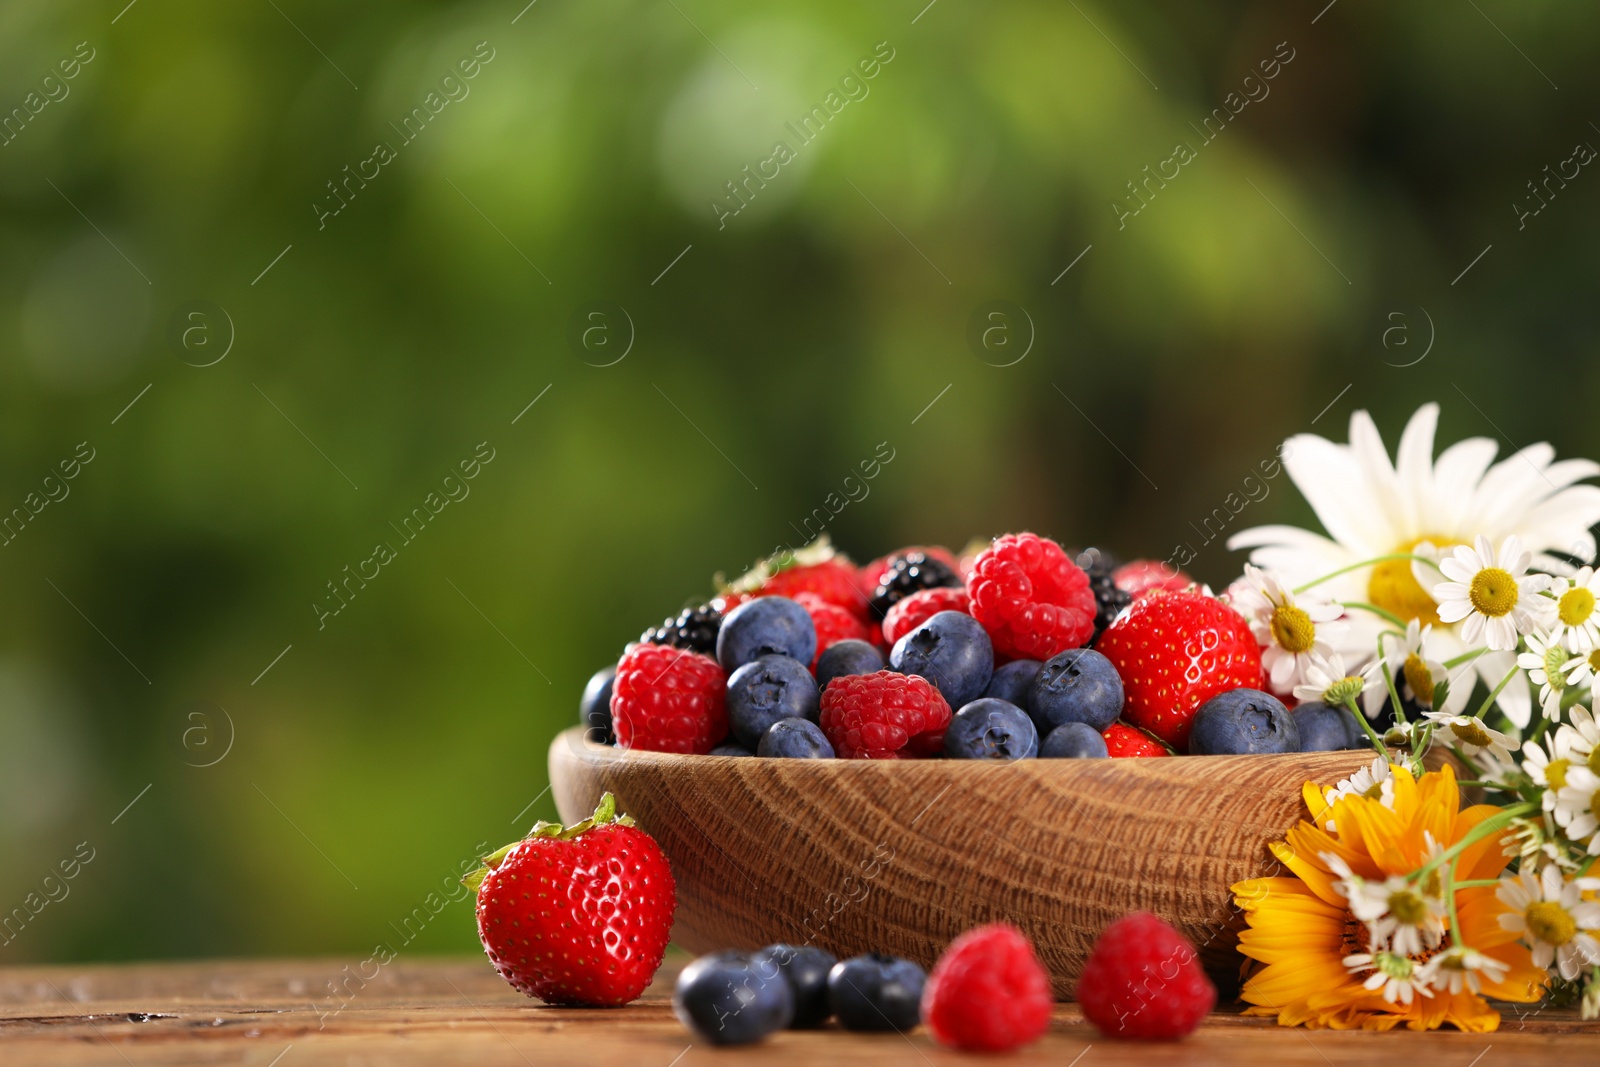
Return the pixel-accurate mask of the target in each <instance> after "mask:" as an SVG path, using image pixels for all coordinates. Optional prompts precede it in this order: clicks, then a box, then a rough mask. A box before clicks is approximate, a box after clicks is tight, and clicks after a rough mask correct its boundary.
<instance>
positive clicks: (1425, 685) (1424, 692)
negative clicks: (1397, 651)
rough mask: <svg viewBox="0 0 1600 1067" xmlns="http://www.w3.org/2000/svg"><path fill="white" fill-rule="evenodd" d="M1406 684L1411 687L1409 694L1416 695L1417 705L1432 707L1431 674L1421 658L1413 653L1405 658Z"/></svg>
mask: <svg viewBox="0 0 1600 1067" xmlns="http://www.w3.org/2000/svg"><path fill="white" fill-rule="evenodd" d="M1401 669H1402V670H1403V671H1404V672H1405V677H1406V684H1407V685H1409V686H1410V687H1411V692H1412V693H1414V694H1415V695H1416V698H1417V703H1419V704H1422V705H1424V706H1426V707H1430V708H1431V707H1433V672H1432V671H1431V670H1429V669H1428V665H1427V663H1425V662H1424V661H1423V659H1422V657H1421V656H1419V655H1417V654H1416V653H1415V652H1413V653H1411V655H1409V656H1407V657H1406V663H1405V666H1404V667H1403V668H1401Z"/></svg>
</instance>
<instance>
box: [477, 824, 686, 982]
mask: <svg viewBox="0 0 1600 1067" xmlns="http://www.w3.org/2000/svg"><path fill="white" fill-rule="evenodd" d="M462 881H463V883H464V884H465V885H466V886H467V887H468V888H470V889H472V890H474V891H475V892H476V893H477V895H478V937H479V939H480V940H482V941H483V949H484V951H485V952H487V953H488V954H489V962H490V963H492V964H494V969H495V971H496V972H498V973H499V975H500V977H501V978H504V979H505V980H506V981H507V982H509V983H510V984H511V988H513V989H515V990H516V991H517V992H519V993H523V994H526V995H527V996H530V997H538V998H539V999H540V1000H542V1001H544V1002H545V1003H547V1004H563V1005H578V1006H594V1007H615V1006H618V1005H622V1004H626V1003H628V1002H629V1001H631V1000H635V999H637V998H638V996H639V994H640V993H643V992H644V989H645V986H647V985H649V984H650V979H651V978H653V977H655V973H656V969H657V968H659V967H660V966H661V956H662V953H663V952H665V951H666V948H667V937H668V935H669V934H670V933H671V932H672V913H673V911H674V910H676V908H677V906H678V897H677V889H676V886H675V885H674V883H673V881H672V870H671V869H670V868H669V867H668V866H667V859H666V857H665V856H664V855H662V853H661V848H660V846H658V845H657V844H656V843H655V841H654V840H653V839H652V838H651V837H650V835H649V834H646V833H645V832H644V831H643V830H641V829H639V828H638V827H637V826H635V825H634V824H633V820H632V819H630V818H628V816H626V815H620V816H619V815H618V814H617V802H616V798H614V797H613V796H612V795H611V794H610V793H606V794H605V795H604V796H602V797H601V798H600V804H599V806H598V807H596V808H595V809H594V815H593V816H591V817H590V818H587V819H584V820H583V821H582V822H580V823H576V824H574V825H572V826H568V827H565V828H563V827H562V826H561V824H559V823H552V822H540V823H538V824H537V825H536V826H534V828H533V830H532V831H531V832H530V833H529V834H528V836H527V837H525V838H523V839H522V840H521V841H518V842H516V843H515V844H510V845H507V846H506V847H505V848H502V849H501V850H500V851H498V852H496V853H494V854H493V855H490V856H486V857H484V861H483V866H482V867H480V868H478V870H476V871H474V872H473V873H472V874H470V875H468V876H467V877H466V878H464V879H462Z"/></svg>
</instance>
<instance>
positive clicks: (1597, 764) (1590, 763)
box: [1585, 745, 1600, 774]
mask: <svg viewBox="0 0 1600 1067" xmlns="http://www.w3.org/2000/svg"><path fill="white" fill-rule="evenodd" d="M1585 766H1587V767H1588V768H1589V771H1590V773H1592V774H1600V745H1596V746H1595V747H1594V749H1593V750H1592V751H1590V753H1589V758H1588V760H1586V761H1585Z"/></svg>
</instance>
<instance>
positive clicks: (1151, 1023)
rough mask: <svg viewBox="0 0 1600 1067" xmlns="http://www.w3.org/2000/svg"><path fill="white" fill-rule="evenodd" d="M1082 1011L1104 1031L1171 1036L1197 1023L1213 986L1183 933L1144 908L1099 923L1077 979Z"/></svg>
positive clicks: (1139, 1037)
mask: <svg viewBox="0 0 1600 1067" xmlns="http://www.w3.org/2000/svg"><path fill="white" fill-rule="evenodd" d="M1077 999H1078V1004H1079V1006H1080V1007H1082V1008H1083V1017H1084V1018H1086V1019H1088V1020H1089V1021H1090V1022H1092V1023H1094V1025H1095V1026H1096V1027H1098V1028H1099V1030H1100V1032H1101V1033H1103V1034H1105V1035H1106V1036H1107V1037H1120V1038H1126V1039H1128V1040H1131V1041H1176V1040H1177V1039H1178V1038H1180V1037H1183V1036H1184V1035H1185V1034H1187V1033H1189V1032H1190V1031H1192V1030H1193V1029H1194V1028H1195V1027H1196V1026H1199V1025H1200V1020H1201V1019H1203V1018H1204V1017H1205V1015H1206V1013H1207V1012H1208V1011H1210V1010H1211V1008H1212V1006H1213V1005H1215V1004H1216V1002H1217V989H1216V987H1215V986H1213V985H1212V984H1211V979H1209V978H1207V977H1206V972H1205V971H1203V970H1202V969H1201V968H1200V962H1199V959H1198V958H1197V957H1196V955H1195V951H1194V946H1193V945H1191V944H1190V943H1189V940H1188V938H1186V937H1184V936H1183V935H1182V934H1180V933H1178V931H1176V930H1174V929H1173V928H1172V927H1170V926H1168V925H1167V924H1166V923H1164V922H1162V921H1161V920H1160V919H1158V918H1156V917H1155V916H1154V915H1151V914H1150V913H1149V912H1147V911H1139V912H1134V913H1133V914H1132V915H1125V916H1123V917H1122V918H1120V919H1118V920H1117V921H1116V922H1114V923H1112V924H1111V925H1110V926H1108V927H1106V928H1105V931H1104V932H1103V933H1101V935H1100V940H1098V941H1096V942H1095V945H1094V951H1092V952H1090V953H1089V960H1088V962H1087V963H1085V964H1084V966H1083V976H1082V977H1080V978H1079V979H1078V993H1077Z"/></svg>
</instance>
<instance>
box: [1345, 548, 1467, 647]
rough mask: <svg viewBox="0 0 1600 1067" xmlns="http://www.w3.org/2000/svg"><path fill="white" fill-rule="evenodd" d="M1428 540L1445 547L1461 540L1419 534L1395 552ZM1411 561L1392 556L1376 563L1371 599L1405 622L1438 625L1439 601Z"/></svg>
mask: <svg viewBox="0 0 1600 1067" xmlns="http://www.w3.org/2000/svg"><path fill="white" fill-rule="evenodd" d="M1424 541H1429V542H1431V543H1433V544H1435V545H1438V546H1439V547H1440V548H1441V549H1445V550H1448V549H1451V548H1454V547H1455V546H1456V545H1458V544H1460V543H1461V542H1459V541H1452V540H1450V539H1449V538H1444V537H1419V538H1417V539H1416V540H1415V541H1411V542H1409V543H1407V544H1403V545H1401V546H1400V547H1399V548H1397V549H1395V550H1394V551H1395V554H1396V555H1399V554H1401V553H1405V552H1410V551H1412V550H1413V549H1415V548H1416V547H1417V546H1418V545H1420V544H1422V542H1424ZM1411 562H1412V561H1411V560H1409V559H1388V560H1384V561H1383V562H1382V563H1379V564H1378V565H1377V566H1375V567H1373V568H1372V577H1371V578H1369V579H1368V580H1367V600H1369V601H1370V602H1372V603H1373V604H1374V605H1376V606H1377V607H1380V608H1382V609H1383V610H1385V611H1387V612H1389V613H1390V614H1391V615H1395V616H1397V617H1398V618H1399V619H1400V620H1401V621H1402V622H1410V621H1411V620H1412V619H1417V620H1418V621H1420V622H1421V623H1422V624H1423V625H1424V626H1429V625H1432V626H1437V625H1439V605H1438V604H1437V603H1435V602H1434V599H1433V597H1432V596H1430V595H1429V594H1428V591H1427V590H1426V589H1424V588H1422V585H1421V583H1419V582H1418V581H1417V579H1416V576H1415V575H1413V574H1412V573H1411Z"/></svg>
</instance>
